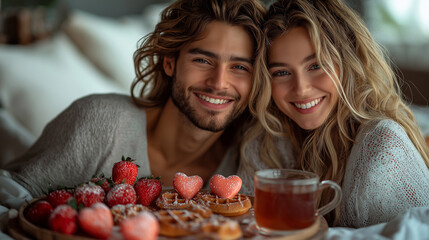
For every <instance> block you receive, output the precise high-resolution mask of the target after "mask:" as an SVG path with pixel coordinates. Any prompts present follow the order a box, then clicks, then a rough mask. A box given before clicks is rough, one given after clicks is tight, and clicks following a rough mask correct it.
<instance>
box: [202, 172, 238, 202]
mask: <svg viewBox="0 0 429 240" xmlns="http://www.w3.org/2000/svg"><path fill="white" fill-rule="evenodd" d="M241 184H242V181H241V178H240V177H239V176H237V175H231V176H229V177H227V178H225V177H224V176H222V175H220V174H216V175H214V176H212V177H211V178H210V181H209V186H210V189H211V190H212V192H213V193H214V194H216V195H217V196H219V197H221V198H233V197H234V196H235V195H237V193H238V192H239V191H240V189H241Z"/></svg>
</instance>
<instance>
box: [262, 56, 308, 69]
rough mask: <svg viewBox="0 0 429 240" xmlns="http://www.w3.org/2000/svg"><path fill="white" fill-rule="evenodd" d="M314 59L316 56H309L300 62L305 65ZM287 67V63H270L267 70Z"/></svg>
mask: <svg viewBox="0 0 429 240" xmlns="http://www.w3.org/2000/svg"><path fill="white" fill-rule="evenodd" d="M315 58H316V54H311V55H309V56H307V57H305V58H304V59H303V60H302V61H301V64H303V63H306V62H308V61H310V60H313V59H315ZM287 66H289V64H287V63H281V62H272V63H269V64H268V68H273V67H287Z"/></svg>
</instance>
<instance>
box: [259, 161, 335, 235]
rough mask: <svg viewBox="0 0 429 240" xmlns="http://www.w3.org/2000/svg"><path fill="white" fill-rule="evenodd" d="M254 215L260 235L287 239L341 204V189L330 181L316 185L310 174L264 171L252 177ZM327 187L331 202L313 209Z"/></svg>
mask: <svg viewBox="0 0 429 240" xmlns="http://www.w3.org/2000/svg"><path fill="white" fill-rule="evenodd" d="M254 180H255V198H254V204H253V208H254V214H255V219H256V224H257V227H258V230H259V231H260V233H261V234H264V235H288V234H292V233H295V232H297V231H299V230H302V229H305V228H307V227H310V226H311V225H313V223H315V221H316V218H317V217H318V216H323V215H325V214H326V213H328V212H330V211H332V210H333V209H334V208H335V207H337V206H338V204H339V203H340V201H341V196H342V193H341V188H340V186H338V184H336V183H335V182H333V181H329V180H326V181H322V182H319V177H318V176H317V175H316V174H315V173H312V172H306V171H300V170H293V169H265V170H260V171H257V172H256V173H255V176H254ZM327 187H330V188H332V189H333V190H334V191H335V196H334V198H333V199H332V200H331V201H330V202H329V203H328V204H326V205H325V206H323V207H321V208H319V209H317V206H316V204H317V199H318V197H320V196H319V195H320V194H321V192H322V190H323V189H325V188H327Z"/></svg>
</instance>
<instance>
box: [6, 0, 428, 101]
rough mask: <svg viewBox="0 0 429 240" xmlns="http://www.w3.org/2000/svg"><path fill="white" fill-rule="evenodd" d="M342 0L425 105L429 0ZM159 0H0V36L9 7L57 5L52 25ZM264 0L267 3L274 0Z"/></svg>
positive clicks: (411, 96) (411, 95)
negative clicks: (76, 12) (80, 13)
mask: <svg viewBox="0 0 429 240" xmlns="http://www.w3.org/2000/svg"><path fill="white" fill-rule="evenodd" d="M345 1H346V2H347V4H348V5H349V6H351V7H352V8H353V9H355V10H356V11H357V12H358V13H359V14H360V15H361V16H362V18H363V19H364V21H365V22H366V24H367V26H368V28H369V29H370V31H371V33H372V34H373V36H374V38H375V39H376V41H378V42H379V43H380V44H381V45H382V46H384V47H385V48H386V49H387V51H388V53H389V56H390V57H391V59H392V61H393V63H394V65H396V66H397V73H398V75H399V76H400V77H401V78H402V79H403V80H404V83H403V92H404V94H405V96H406V97H407V99H408V100H409V101H410V102H413V103H415V104H419V105H428V100H429V14H427V13H428V12H429V1H428V0H345ZM162 2H164V3H166V2H170V0H126V1H122V0H0V9H1V12H3V15H0V36H1V32H2V31H4V30H5V28H4V27H3V26H2V24H1V23H2V22H4V20H3V21H1V19H2V17H1V16H3V17H4V16H5V14H4V13H5V12H7V9H10V8H11V7H16V6H31V7H35V6H40V5H43V6H45V7H48V9H49V8H51V9H52V8H55V9H56V10H58V9H60V10H58V11H56V12H55V13H51V14H50V15H47V16H48V17H50V18H51V20H50V22H51V25H50V26H49V25H47V27H51V28H55V24H54V22H55V21H54V20H56V21H57V22H59V20H58V19H61V18H64V17H65V16H66V12H67V10H69V9H82V10H84V11H88V12H90V13H93V14H97V15H101V16H108V17H120V16H124V15H127V14H139V13H141V12H142V9H144V8H145V7H146V6H148V5H150V4H154V3H162ZM264 2H265V3H266V5H267V6H268V5H269V4H270V3H271V2H273V0H264ZM52 19H54V20H52ZM48 23H49V21H48ZM45 27H46V26H45ZM36 28H37V26H36ZM39 28H40V26H39ZM1 41H2V38H1V37H0V42H1ZM28 41H31V40H28ZM3 42H4V39H3Z"/></svg>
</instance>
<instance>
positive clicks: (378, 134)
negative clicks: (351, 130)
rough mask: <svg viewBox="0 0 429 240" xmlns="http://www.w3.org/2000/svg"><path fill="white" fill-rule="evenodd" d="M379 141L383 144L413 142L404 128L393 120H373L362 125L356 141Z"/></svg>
mask: <svg viewBox="0 0 429 240" xmlns="http://www.w3.org/2000/svg"><path fill="white" fill-rule="evenodd" d="M359 139H366V140H370V139H378V140H381V141H382V142H389V141H395V140H402V141H411V140H410V139H409V137H408V135H407V133H406V132H405V130H404V128H403V127H402V126H401V125H400V124H399V123H397V122H395V121H394V120H391V119H380V120H372V121H369V122H366V123H364V124H362V125H361V127H360V129H359V133H358V135H357V137H356V140H359Z"/></svg>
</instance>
